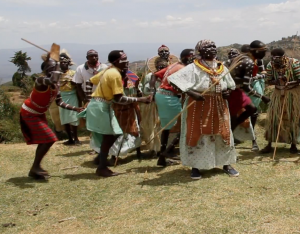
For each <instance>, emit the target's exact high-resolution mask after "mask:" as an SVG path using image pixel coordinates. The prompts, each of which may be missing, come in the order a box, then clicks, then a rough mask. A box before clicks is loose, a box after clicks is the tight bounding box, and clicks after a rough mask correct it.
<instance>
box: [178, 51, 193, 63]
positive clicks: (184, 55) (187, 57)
mask: <svg viewBox="0 0 300 234" xmlns="http://www.w3.org/2000/svg"><path fill="white" fill-rule="evenodd" d="M194 59H195V55H194V50H193V49H185V50H183V51H182V52H181V54H180V60H181V62H182V63H183V64H184V65H188V64H190V63H192V62H193V61H194Z"/></svg>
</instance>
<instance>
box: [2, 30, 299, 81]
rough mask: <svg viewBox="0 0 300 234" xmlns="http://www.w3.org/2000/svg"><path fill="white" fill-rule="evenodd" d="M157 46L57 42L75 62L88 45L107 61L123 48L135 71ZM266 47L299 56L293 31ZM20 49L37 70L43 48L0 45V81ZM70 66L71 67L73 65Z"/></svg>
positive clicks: (174, 46) (223, 50)
mask: <svg viewBox="0 0 300 234" xmlns="http://www.w3.org/2000/svg"><path fill="white" fill-rule="evenodd" d="M25 45H26V44H25ZM166 45H167V46H168V47H169V48H170V51H171V53H172V54H174V55H177V56H179V54H180V52H181V51H182V50H183V49H186V48H194V46H195V45H194V44H191V43H166ZM159 46H161V44H158V43H124V44H106V45H84V44H72V43H64V44H61V48H62V49H63V48H65V49H67V50H68V52H69V53H70V54H71V56H72V58H73V60H74V62H75V63H76V66H78V65H80V64H82V63H84V62H85V60H86V59H85V57H86V51H88V50H89V49H95V50H97V51H98V52H99V58H100V61H101V62H102V63H106V62H107V55H108V53H109V52H110V51H111V50H115V49H123V50H124V51H125V52H126V53H127V55H128V59H129V60H130V61H132V62H131V64H130V68H131V69H132V70H133V71H135V70H136V68H141V67H143V66H144V65H145V61H146V59H147V58H151V57H153V56H155V55H157V48H158V47H159ZM241 46H242V45H241V44H237V43H235V44H232V45H229V46H221V47H218V58H219V60H221V61H225V60H227V53H228V51H229V50H230V48H232V47H233V48H237V49H240V48H241ZM267 46H268V48H269V49H273V48H276V47H282V48H284V49H285V50H286V54H287V55H288V56H291V57H295V58H298V59H300V36H297V35H293V36H290V37H283V38H282V39H281V40H279V41H273V42H271V43H269V44H267ZM42 47H44V48H46V49H49V48H50V45H43V46H42ZM18 50H22V51H23V52H27V55H28V56H30V57H31V58H32V60H31V61H29V65H30V67H31V69H32V73H39V72H40V65H41V62H42V60H41V55H42V54H43V51H41V50H39V49H37V48H35V47H27V48H21V49H20V48H17V49H1V50H0V84H1V83H5V82H7V81H10V80H11V77H12V75H13V74H14V73H15V71H16V70H17V69H16V67H15V66H14V64H12V63H10V62H9V59H10V57H12V56H13V55H14V52H16V51H18ZM268 57H269V52H268V53H267V56H266V60H268V59H269V58H268ZM76 66H74V68H73V69H75V68H76Z"/></svg>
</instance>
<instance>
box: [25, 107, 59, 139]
mask: <svg viewBox="0 0 300 234" xmlns="http://www.w3.org/2000/svg"><path fill="white" fill-rule="evenodd" d="M20 124H21V130H22V133H23V136H24V138H25V141H26V143H27V145H31V144H43V143H50V142H55V141H58V139H57V137H56V135H55V133H54V132H53V131H52V130H51V128H49V126H48V122H47V119H46V115H45V114H42V115H34V114H30V113H26V112H25V111H22V110H21V112H20Z"/></svg>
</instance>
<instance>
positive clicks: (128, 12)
mask: <svg viewBox="0 0 300 234" xmlns="http://www.w3.org/2000/svg"><path fill="white" fill-rule="evenodd" d="M0 3H1V9H0V33H1V40H0V49H5V48H21V47H26V46H27V45H26V44H24V42H22V41H21V40H20V38H21V37H24V38H26V39H28V40H31V41H34V42H35V43H37V44H50V43H52V42H57V43H67V42H69V43H82V44H107V43H129V42H139V43H144V42H145V43H148V42H155V43H168V42H192V43H195V44H196V43H197V41H199V40H201V39H205V38H207V39H212V40H214V41H216V43H217V45H220V46H221V45H228V44H231V43H235V42H237V43H249V42H251V41H252V40H255V39H260V40H262V41H264V42H270V41H273V40H279V39H281V37H283V36H288V35H293V34H295V33H296V32H297V31H298V29H299V31H300V13H299V12H300V0H290V1H284V0H281V1H278V0H264V1H262V0H261V1H259V0H252V1H245V0H229V1H225V0H210V1H209V0H197V1H196V0H185V1H182V0H181V1H179V0H83V1H82V0H80V1H79V0H48V1H45V0H0Z"/></svg>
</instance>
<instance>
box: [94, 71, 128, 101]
mask: <svg viewBox="0 0 300 234" xmlns="http://www.w3.org/2000/svg"><path fill="white" fill-rule="evenodd" d="M90 81H91V82H92V83H93V85H97V88H96V89H95V91H94V92H93V94H92V97H101V98H104V99H106V100H108V101H110V100H112V99H113V98H114V95H116V94H123V93H124V92H123V83H122V76H121V74H120V72H119V71H118V70H117V68H115V67H112V68H108V69H105V70H103V71H101V72H99V73H98V74H97V75H95V76H93V77H92V78H90Z"/></svg>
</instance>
